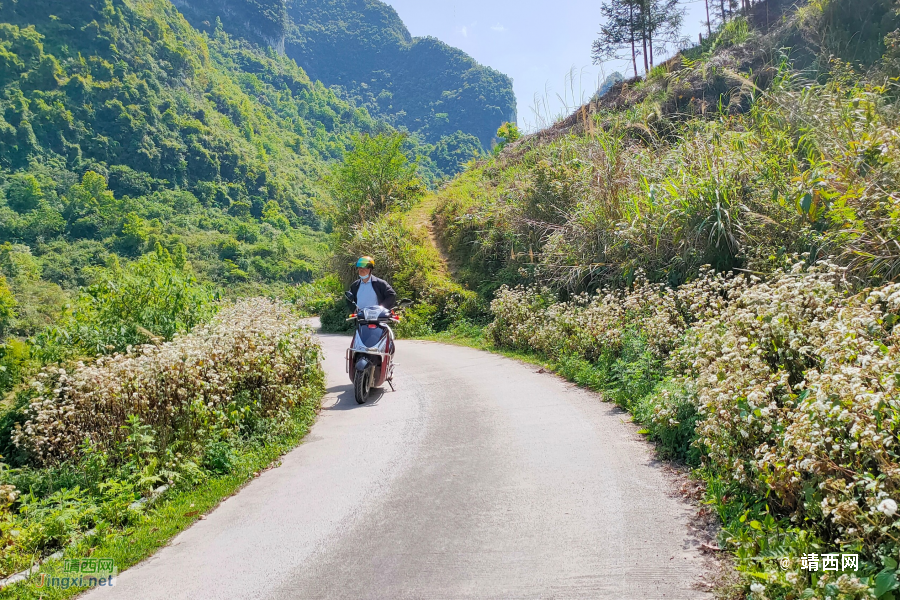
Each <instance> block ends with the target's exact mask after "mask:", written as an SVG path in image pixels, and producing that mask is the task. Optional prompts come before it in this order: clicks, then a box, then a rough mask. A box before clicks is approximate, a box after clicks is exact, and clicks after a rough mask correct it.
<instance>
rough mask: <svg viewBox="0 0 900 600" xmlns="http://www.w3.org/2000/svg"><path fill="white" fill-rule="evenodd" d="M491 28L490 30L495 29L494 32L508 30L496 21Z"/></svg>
mask: <svg viewBox="0 0 900 600" xmlns="http://www.w3.org/2000/svg"><path fill="white" fill-rule="evenodd" d="M491 30H492V31H496V32H498V33H504V32H506V31H509V30H508V29H507V28H506V27H504V26H503V25H502V24H501V23H497V24H496V25H494V26H493V27H491Z"/></svg>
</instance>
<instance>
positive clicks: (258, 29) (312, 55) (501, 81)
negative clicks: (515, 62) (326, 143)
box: [177, 0, 516, 170]
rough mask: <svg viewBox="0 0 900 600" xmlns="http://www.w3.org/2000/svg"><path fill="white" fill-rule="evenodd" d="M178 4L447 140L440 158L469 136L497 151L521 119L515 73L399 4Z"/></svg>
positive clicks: (350, 96) (240, 0)
mask: <svg viewBox="0 0 900 600" xmlns="http://www.w3.org/2000/svg"><path fill="white" fill-rule="evenodd" d="M177 4H178V5H179V7H181V9H182V10H183V11H184V12H185V14H186V15H187V16H188V18H189V19H191V20H192V22H193V23H194V24H195V25H196V26H197V27H199V28H204V27H207V28H211V27H214V26H215V19H216V18H217V17H219V18H220V19H221V21H222V22H223V23H224V26H225V29H226V30H227V31H230V32H234V33H239V34H241V35H248V36H251V37H253V36H256V37H258V38H259V39H263V38H265V39H267V40H268V43H269V44H270V45H271V46H273V47H274V48H275V49H277V50H281V49H282V48H283V49H284V51H285V52H286V53H287V56H289V57H290V58H293V59H295V60H296V61H297V63H298V64H299V65H300V66H301V67H303V69H305V70H306V72H307V73H309V75H310V77H312V78H313V79H317V80H320V81H322V82H324V83H325V84H326V85H328V86H336V87H335V89H338V90H339V93H340V96H341V97H342V98H344V99H347V100H350V101H352V102H353V103H354V104H355V105H356V106H359V107H365V108H366V109H368V111H369V112H370V113H371V114H373V115H376V116H378V117H380V118H382V119H384V120H386V121H388V122H389V123H391V124H392V125H394V126H395V127H400V128H406V129H408V130H409V131H411V132H415V133H418V134H419V135H420V137H421V138H422V140H423V141H425V142H427V143H429V144H435V145H441V144H443V146H444V147H446V149H445V150H439V151H438V153H437V154H438V158H436V160H437V161H438V162H439V163H441V160H442V159H441V158H440V157H439V156H440V155H441V154H442V152H443V153H446V152H449V153H454V152H457V151H458V150H459V149H460V148H467V147H468V146H471V142H472V141H474V140H472V139H471V138H470V137H469V136H474V137H475V138H477V139H478V142H479V143H480V144H481V145H482V146H483V147H484V148H485V149H489V148H490V146H491V142H492V139H493V138H494V135H495V133H496V131H497V128H498V127H499V126H500V125H501V124H503V123H504V122H505V121H514V120H515V115H516V105H515V97H514V95H513V90H512V81H511V80H510V79H509V77H507V76H505V75H503V74H501V73H499V72H497V71H495V70H494V69H491V68H488V67H484V66H482V65H479V64H478V63H476V62H475V61H474V60H473V59H472V58H471V57H469V56H468V55H466V54H465V53H464V52H462V51H460V50H458V49H456V48H452V47H450V46H448V45H446V44H444V43H443V42H441V41H439V40H437V39H435V38H431V37H426V38H413V37H412V36H411V35H410V33H409V31H408V30H407V29H406V26H405V25H404V24H403V22H402V21H401V20H400V17H399V16H398V15H397V13H396V12H395V11H394V9H393V8H391V7H390V6H388V5H387V4H384V3H383V2H379V1H378V0H177ZM254 12H255V13H256V14H258V15H259V16H258V17H253V16H252V14H253V13H254ZM282 17H283V18H284V21H281V20H280V19H281V18H282ZM204 22H205V23H204ZM282 27H283V29H282ZM282 31H283V34H282ZM458 132H462V133H458ZM463 134H465V136H463ZM448 136H450V137H449V139H448ZM444 166H445V167H446V166H447V165H444ZM445 170H446V169H445Z"/></svg>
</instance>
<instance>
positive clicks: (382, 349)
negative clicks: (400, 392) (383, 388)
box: [345, 256, 400, 404]
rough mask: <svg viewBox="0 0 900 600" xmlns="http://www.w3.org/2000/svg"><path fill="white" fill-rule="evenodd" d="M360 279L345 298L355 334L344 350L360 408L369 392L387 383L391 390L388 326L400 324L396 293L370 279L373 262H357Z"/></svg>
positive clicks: (365, 258) (367, 258)
mask: <svg viewBox="0 0 900 600" xmlns="http://www.w3.org/2000/svg"><path fill="white" fill-rule="evenodd" d="M356 268H357V270H358V272H359V279H357V280H356V281H354V282H353V284H352V285H351V286H350V291H349V292H347V293H346V294H345V297H346V299H347V301H348V302H350V303H351V304H353V307H354V308H355V312H354V313H353V314H352V315H351V316H350V319H349V320H352V321H355V322H356V333H355V334H354V336H353V341H352V342H351V343H350V347H349V348H348V349H347V354H346V360H347V373H348V374H349V375H350V381H352V382H353V392H354V396H355V397H356V401H357V402H358V403H360V404H363V403H364V402H365V401H366V400H367V399H368V397H369V392H370V391H371V390H372V388H377V387H378V386H380V385H382V384H383V383H385V382H387V383H388V384H389V385H390V386H391V389H393V388H394V384H393V383H392V380H393V378H394V363H393V357H394V350H395V348H394V332H393V330H392V329H391V325H394V324H396V323H398V322H399V321H400V317H399V316H397V315H396V314H395V313H394V311H393V310H391V309H393V308H394V306H396V305H397V293H396V292H395V291H394V288H392V287H391V286H390V284H388V283H387V282H386V281H384V280H383V279H379V278H377V277H375V276H374V275H372V269H374V268H375V260H374V259H373V258H372V257H371V256H363V257H362V258H360V259H359V260H358V261H356Z"/></svg>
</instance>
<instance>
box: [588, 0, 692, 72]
mask: <svg viewBox="0 0 900 600" xmlns="http://www.w3.org/2000/svg"><path fill="white" fill-rule="evenodd" d="M679 3H680V0H610V1H609V2H604V3H603V4H602V5H601V7H600V10H601V12H602V14H603V16H604V18H605V22H604V25H603V26H602V27H601V29H600V34H599V35H600V37H599V38H598V39H596V40H595V41H594V46H593V57H594V64H599V63H602V62H603V61H605V60H611V59H623V58H625V57H626V56H627V55H626V56H623V55H622V54H621V52H622V51H623V50H625V49H630V50H631V63H632V66H633V67H634V74H635V75H637V57H638V56H643V57H644V72H645V73H647V72H649V71H650V69H652V68H653V61H654V43H655V44H656V46H655V48H656V50H665V48H666V45H667V44H669V43H672V42H675V41H677V38H678V33H679V31H680V30H681V24H682V21H683V20H684V9H682V8H681V7H680V6H679ZM638 43H640V46H638Z"/></svg>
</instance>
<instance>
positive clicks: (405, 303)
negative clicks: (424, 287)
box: [398, 298, 413, 308]
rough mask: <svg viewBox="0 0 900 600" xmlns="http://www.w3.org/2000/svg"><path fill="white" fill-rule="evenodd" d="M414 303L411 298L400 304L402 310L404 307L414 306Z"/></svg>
mask: <svg viewBox="0 0 900 600" xmlns="http://www.w3.org/2000/svg"><path fill="white" fill-rule="evenodd" d="M412 303H413V301H412V300H410V299H409V298H404V299H403V300H401V301H400V302H399V303H398V304H399V306H400V307H401V308H402V307H406V306H412Z"/></svg>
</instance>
